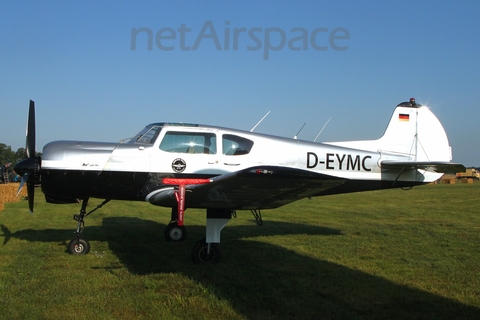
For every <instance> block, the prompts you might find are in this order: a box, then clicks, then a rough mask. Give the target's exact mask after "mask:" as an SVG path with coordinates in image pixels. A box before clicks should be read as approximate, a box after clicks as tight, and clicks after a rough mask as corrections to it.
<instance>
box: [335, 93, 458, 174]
mask: <svg viewBox="0 0 480 320" xmlns="http://www.w3.org/2000/svg"><path fill="white" fill-rule="evenodd" d="M329 144H333V145H337V146H342V147H349V148H355V149H363V150H368V151H372V152H379V153H380V154H381V160H380V161H381V163H382V167H386V166H387V165H388V166H405V164H406V163H409V164H410V165H411V166H412V168H413V167H417V168H424V167H433V168H436V169H438V171H437V172H451V171H453V172H454V171H455V170H459V169H461V168H463V166H462V165H457V164H453V163H450V161H451V160H452V150H451V148H450V145H449V143H448V138H447V134H446V133H445V129H444V128H443V126H442V124H441V123H440V121H439V120H438V119H437V117H436V116H435V115H434V114H433V113H432V112H431V111H430V109H428V107H426V106H422V105H420V104H417V103H416V102H415V99H413V98H412V99H410V102H403V103H400V104H399V105H397V107H396V108H395V111H394V112H393V115H392V118H391V119H390V123H389V124H388V126H387V129H386V130H385V133H384V134H383V136H382V137H381V138H380V139H378V140H368V141H348V142H333V143H330V142H329ZM436 169H434V170H436Z"/></svg>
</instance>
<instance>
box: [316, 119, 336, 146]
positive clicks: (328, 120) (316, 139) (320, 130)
mask: <svg viewBox="0 0 480 320" xmlns="http://www.w3.org/2000/svg"><path fill="white" fill-rule="evenodd" d="M330 120H332V117H330V119H328V121H327V122H326V123H325V124H324V125H323V128H322V130H320V132H319V133H318V134H317V136H316V137H315V140H313V142H315V141H317V139H318V137H319V136H320V133H322V131H323V129H325V127H326V126H327V124H328V123H329V122H330Z"/></svg>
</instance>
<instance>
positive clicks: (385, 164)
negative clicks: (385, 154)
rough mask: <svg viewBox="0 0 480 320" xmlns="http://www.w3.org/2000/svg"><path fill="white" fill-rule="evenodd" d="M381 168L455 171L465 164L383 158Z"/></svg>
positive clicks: (461, 169) (458, 170)
mask: <svg viewBox="0 0 480 320" xmlns="http://www.w3.org/2000/svg"><path fill="white" fill-rule="evenodd" d="M381 168H382V169H401V170H409V169H410V170H416V169H420V170H430V171H432V170H433V171H435V172H437V173H457V172H463V171H465V166H464V165H463V164H460V163H454V162H442V161H392V160H385V161H382V163H381Z"/></svg>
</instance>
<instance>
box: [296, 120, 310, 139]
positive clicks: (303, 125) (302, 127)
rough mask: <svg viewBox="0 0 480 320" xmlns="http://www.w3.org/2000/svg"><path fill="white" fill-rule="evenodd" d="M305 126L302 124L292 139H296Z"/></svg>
mask: <svg viewBox="0 0 480 320" xmlns="http://www.w3.org/2000/svg"><path fill="white" fill-rule="evenodd" d="M306 124H307V123H306V122H305V123H304V124H303V126H302V127H301V128H300V130H298V132H297V134H296V135H295V137H293V139H297V137H298V134H299V133H300V131H302V129H303V127H305V125H306Z"/></svg>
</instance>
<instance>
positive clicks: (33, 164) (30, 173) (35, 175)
mask: <svg viewBox="0 0 480 320" xmlns="http://www.w3.org/2000/svg"><path fill="white" fill-rule="evenodd" d="M35 139H36V138H35V102H33V101H32V100H30V106H29V110H28V120H27V139H26V145H25V159H23V160H22V161H20V162H19V163H17V164H16V165H15V166H14V168H13V170H14V171H15V172H16V173H17V174H18V175H19V176H21V177H22V180H21V182H20V187H19V188H18V193H20V190H22V188H23V186H24V185H25V183H26V184H27V194H28V208H29V209H30V213H33V200H34V199H35V184H38V183H40V164H41V161H42V158H41V157H39V156H35ZM18 193H17V195H18Z"/></svg>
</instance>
